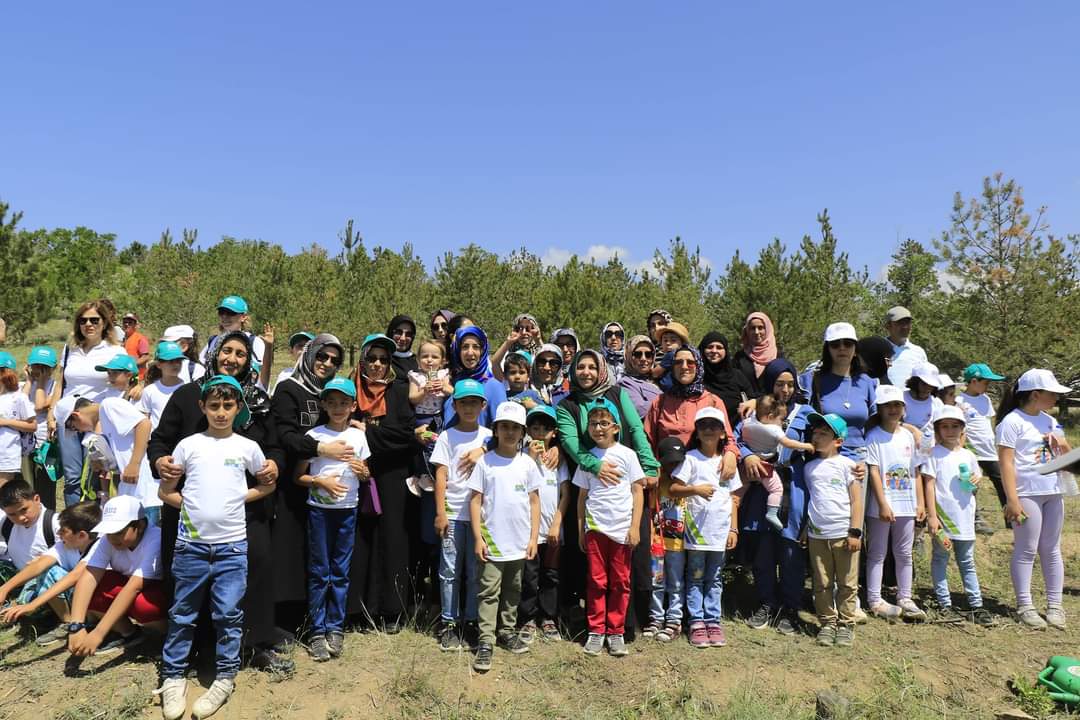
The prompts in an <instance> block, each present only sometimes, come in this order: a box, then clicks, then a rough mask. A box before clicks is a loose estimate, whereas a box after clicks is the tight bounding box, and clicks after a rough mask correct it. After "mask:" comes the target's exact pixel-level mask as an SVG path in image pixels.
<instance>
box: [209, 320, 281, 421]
mask: <svg viewBox="0 0 1080 720" xmlns="http://www.w3.org/2000/svg"><path fill="white" fill-rule="evenodd" d="M230 340H238V341H240V342H242V343H244V347H245V348H246V349H247V360H246V361H245V362H244V366H243V367H241V368H240V371H239V372H238V373H236V375H233V378H235V379H236V381H237V382H238V383H240V388H241V389H242V390H243V392H244V402H245V403H247V406H248V411H249V413H250V415H249V416H248V418H247V422H245V423H244V424H243V426H242V427H240V428H239V429H241V430H243V429H246V428H248V427H251V424H252V423H253V422H255V417H256V416H258V415H266V414H268V413H269V412H270V396H269V395H268V394H267V393H266V391H265V390H263V389H262V388H261V387H259V374H258V373H257V372H255V371H254V370H253V368H252V363H253V362H254V360H255V356H254V353H253V351H252V348H251V338H250V337H248V335H247V333H245V332H243V331H242V330H233V331H231V332H227V333H222V334H221V335H218V336H217V337H216V338H214V342H213V344H212V345H211V346H210V350H209V351H207V354H206V358H207V364H208V366H209V367H208V368H207V373H206V379H209V378H212V377H213V376H215V375H225V374H226V373H223V372H221V368H220V367H219V366H218V353H219V352H221V348H222V347H224V346H225V343H227V342H229V341H230Z"/></svg>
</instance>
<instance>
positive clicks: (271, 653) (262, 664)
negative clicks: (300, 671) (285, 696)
mask: <svg viewBox="0 0 1080 720" xmlns="http://www.w3.org/2000/svg"><path fill="white" fill-rule="evenodd" d="M248 667H250V668H252V669H254V670H262V671H263V672H266V673H270V674H271V675H278V676H283V677H288V676H290V675H292V674H293V673H294V672H296V663H294V662H293V661H292V660H290V659H289V658H287V657H285V656H284V655H283V654H282V653H281V652H280V651H278V650H276V649H275V648H272V647H261V648H256V649H255V651H254V654H252V656H251V660H249V661H248Z"/></svg>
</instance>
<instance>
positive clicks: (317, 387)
mask: <svg viewBox="0 0 1080 720" xmlns="http://www.w3.org/2000/svg"><path fill="white" fill-rule="evenodd" d="M326 347H332V348H337V351H338V357H340V358H342V359H343V360H344V358H345V351H344V349H343V348H342V347H341V341H340V340H338V339H337V338H336V337H334V336H333V335H331V334H330V333H320V334H318V335H316V336H315V339H314V340H311V341H309V342H308V344H307V345H305V346H304V353H303V355H301V356H300V360H299V361H298V362H297V363H296V370H295V372H293V374H292V375H290V376H289V377H288V378H286V379H285V380H283V381H282V382H288V381H290V380H291V381H292V382H294V383H296V384H297V385H299V386H300V387H302V388H304V389H305V390H307V391H308V392H309V393H311V394H312V395H318V394H319V393H320V392H321V391H322V389H323V385H326V383H327V382H329V381H330V378H332V377H333V375H331V376H330V378H326V379H325V380H324V379H322V378H320V377H319V376H318V375H316V374H315V356H316V355H318V354H319V353H320V352H322V350H323V348H326ZM339 367H340V366H339ZM335 374H336V373H335Z"/></svg>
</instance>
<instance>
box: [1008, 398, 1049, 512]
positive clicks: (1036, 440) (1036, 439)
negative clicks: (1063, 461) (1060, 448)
mask: <svg viewBox="0 0 1080 720" xmlns="http://www.w3.org/2000/svg"><path fill="white" fill-rule="evenodd" d="M1056 427H1057V423H1055V422H1054V418H1052V417H1051V416H1050V415H1048V414H1046V413H1044V412H1041V413H1039V414H1038V415H1028V414H1027V413H1026V412H1024V411H1022V410H1020V409H1019V408H1017V409H1016V410H1013V411H1012V412H1011V413H1009V414H1008V415H1006V416H1005V418H1004V419H1003V420H1002V421H1001V424H1000V425H998V426H997V444H998V445H999V446H1001V447H1009V448H1012V449H1013V451H1014V453H1015V454H1014V461H1013V462H1014V464H1015V466H1016V494H1017V495H1019V496H1020V497H1030V496H1033V495H1057V494H1059V493H1060V492H1061V486H1060V485H1059V484H1058V475H1057V473H1049V474H1048V475H1040V474H1039V471H1038V466H1039V465H1045V464H1046V463H1048V462H1050V461H1051V460H1053V459H1054V455H1053V453H1052V452H1051V450H1050V443H1048V442H1047V440H1046V436H1047V435H1049V434H1050V433H1052V432H1054V430H1055V429H1056Z"/></svg>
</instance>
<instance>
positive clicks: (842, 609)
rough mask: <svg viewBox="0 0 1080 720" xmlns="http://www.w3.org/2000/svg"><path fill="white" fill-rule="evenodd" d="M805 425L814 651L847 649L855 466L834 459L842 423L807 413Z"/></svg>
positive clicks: (858, 529)
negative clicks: (811, 456) (810, 452)
mask: <svg viewBox="0 0 1080 720" xmlns="http://www.w3.org/2000/svg"><path fill="white" fill-rule="evenodd" d="M807 420H808V421H809V422H810V428H811V431H810V441H811V442H812V443H813V445H814V449H815V451H816V453H817V458H816V459H815V460H812V461H810V462H808V463H807V464H806V467H805V468H804V470H803V478H804V480H805V482H806V489H807V490H808V491H809V493H810V503H809V507H808V509H807V522H806V527H807V534H808V535H809V540H808V543H807V544H808V545H809V550H810V567H811V570H812V572H813V578H814V610H815V612H816V613H817V616H818V621H819V622H820V623H821V630H820V631H819V632H818V645H823V646H825V647H832V646H833V645H840V646H850V645H852V644H853V643H854V641H855V596H856V594H857V593H858V591H859V548H860V546H861V545H862V518H863V509H862V498H863V492H862V488H861V487H860V483H859V482H858V481H857V480H855V475H854V472H853V471H854V469H855V462H854V461H853V460H851V459H850V458H846V457H844V456H843V455H840V448H841V446H843V444H844V439H845V438H846V437H847V423H846V422H844V419H843V418H842V417H840V416H839V415H836V414H834V413H829V414H828V415H820V414H818V413H810V414H809V415H808V416H807Z"/></svg>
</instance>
